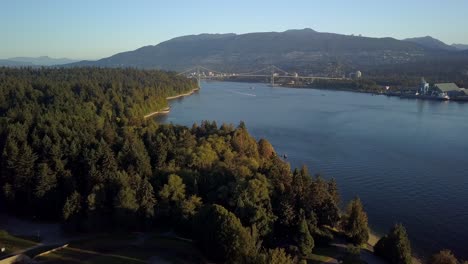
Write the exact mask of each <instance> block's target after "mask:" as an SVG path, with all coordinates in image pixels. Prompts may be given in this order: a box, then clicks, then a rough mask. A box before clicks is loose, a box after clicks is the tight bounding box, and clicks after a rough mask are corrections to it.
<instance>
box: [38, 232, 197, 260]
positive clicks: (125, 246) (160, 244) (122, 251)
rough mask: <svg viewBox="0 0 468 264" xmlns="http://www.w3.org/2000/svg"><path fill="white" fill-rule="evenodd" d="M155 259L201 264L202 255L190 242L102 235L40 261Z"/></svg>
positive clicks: (157, 237)
mask: <svg viewBox="0 0 468 264" xmlns="http://www.w3.org/2000/svg"><path fill="white" fill-rule="evenodd" d="M154 256H157V257H158V258H159V259H163V260H167V261H168V262H170V263H181V264H182V263H200V262H202V260H203V256H202V255H201V253H200V252H199V251H198V250H197V249H196V248H195V246H193V245H192V243H191V242H190V241H186V240H182V239H178V238H173V237H164V236H159V235H152V236H145V239H143V240H141V239H139V238H138V236H137V235H134V234H112V235H99V236H97V237H95V238H92V239H85V240H80V241H75V242H72V243H70V245H69V247H68V248H65V249H62V250H58V251H56V252H53V253H51V254H48V255H46V256H41V257H38V258H36V260H37V261H41V262H44V263H48V264H55V263H72V264H74V263H89V264H94V263H96V264H97V263H130V264H133V263H135V264H138V263H147V262H148V260H149V259H150V258H152V257H154Z"/></svg>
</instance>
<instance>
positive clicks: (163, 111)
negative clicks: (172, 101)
mask: <svg viewBox="0 0 468 264" xmlns="http://www.w3.org/2000/svg"><path fill="white" fill-rule="evenodd" d="M170 111H171V109H170V108H169V107H166V108H164V109H163V110H161V111H156V112H151V113H149V114H147V115H145V116H144V117H143V118H144V119H146V118H148V117H151V116H154V115H159V114H169V112H170Z"/></svg>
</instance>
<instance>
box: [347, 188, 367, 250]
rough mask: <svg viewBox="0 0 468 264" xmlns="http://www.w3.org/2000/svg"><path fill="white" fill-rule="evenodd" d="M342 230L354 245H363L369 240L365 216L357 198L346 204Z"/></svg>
mask: <svg viewBox="0 0 468 264" xmlns="http://www.w3.org/2000/svg"><path fill="white" fill-rule="evenodd" d="M343 228H344V231H345V232H346V234H347V236H348V237H349V238H350V239H351V241H352V242H353V243H355V244H363V243H366V242H367V241H368V240H369V227H368V222H367V214H366V212H365V211H364V207H363V205H362V203H361V200H360V199H359V198H357V197H356V198H355V199H353V200H351V202H350V203H349V204H348V207H347V209H346V217H345V219H344V223H343Z"/></svg>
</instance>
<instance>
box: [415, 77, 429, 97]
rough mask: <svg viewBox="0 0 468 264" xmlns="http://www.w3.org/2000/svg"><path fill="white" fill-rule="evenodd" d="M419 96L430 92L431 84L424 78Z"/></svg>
mask: <svg viewBox="0 0 468 264" xmlns="http://www.w3.org/2000/svg"><path fill="white" fill-rule="evenodd" d="M418 92H419V94H421V95H426V94H428V92H429V83H428V82H426V80H425V79H424V77H422V78H421V83H420V84H419V91H418Z"/></svg>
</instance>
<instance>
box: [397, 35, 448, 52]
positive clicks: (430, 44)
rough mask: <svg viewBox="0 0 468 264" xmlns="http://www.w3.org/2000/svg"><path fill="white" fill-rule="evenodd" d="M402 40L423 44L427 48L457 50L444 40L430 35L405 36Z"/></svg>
mask: <svg viewBox="0 0 468 264" xmlns="http://www.w3.org/2000/svg"><path fill="white" fill-rule="evenodd" d="M403 41H407V42H412V43H417V44H419V45H421V46H424V47H426V48H429V49H436V50H437V49H441V50H452V51H454V50H457V48H456V47H454V46H450V45H447V44H445V43H444V42H442V41H440V40H438V39H435V38H433V37H431V36H425V37H417V38H407V39H404V40H403Z"/></svg>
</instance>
